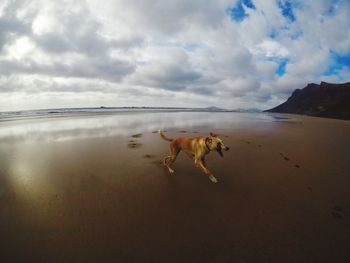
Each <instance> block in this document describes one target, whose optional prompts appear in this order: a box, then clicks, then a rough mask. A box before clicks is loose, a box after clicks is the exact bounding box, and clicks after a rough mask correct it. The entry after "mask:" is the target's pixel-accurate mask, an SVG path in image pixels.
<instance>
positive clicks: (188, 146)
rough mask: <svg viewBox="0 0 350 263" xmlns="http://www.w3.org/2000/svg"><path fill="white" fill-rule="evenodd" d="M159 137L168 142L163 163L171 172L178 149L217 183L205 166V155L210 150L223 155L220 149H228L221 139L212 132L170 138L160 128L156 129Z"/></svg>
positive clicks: (172, 171)
mask: <svg viewBox="0 0 350 263" xmlns="http://www.w3.org/2000/svg"><path fill="white" fill-rule="evenodd" d="M158 133H159V135H160V137H161V138H163V139H164V140H166V141H169V142H170V146H169V155H167V156H166V157H165V158H164V161H163V164H164V166H166V167H167V168H168V170H169V172H170V173H171V174H173V173H174V170H173V169H172V168H171V165H172V164H173V163H174V162H175V160H176V157H177V156H178V154H179V153H180V151H181V150H182V151H184V152H185V153H187V155H188V156H189V157H190V158H192V159H193V160H194V163H195V165H196V166H197V167H199V168H200V169H201V170H202V171H203V172H204V173H205V174H206V175H207V176H208V177H209V179H210V181H212V182H213V183H217V182H218V180H217V179H216V178H215V176H214V175H213V174H212V173H211V172H210V171H209V170H208V168H207V167H206V166H205V156H206V155H207V154H208V153H210V152H211V151H217V152H218V153H219V154H220V156H221V157H223V153H222V150H224V151H228V150H229V147H227V146H225V144H224V143H223V141H222V140H221V139H220V138H219V137H218V136H217V135H216V134H214V133H212V132H211V133H210V135H209V136H208V137H205V136H198V137H178V138H175V139H170V138H168V137H166V136H165V135H164V133H163V131H162V130H158Z"/></svg>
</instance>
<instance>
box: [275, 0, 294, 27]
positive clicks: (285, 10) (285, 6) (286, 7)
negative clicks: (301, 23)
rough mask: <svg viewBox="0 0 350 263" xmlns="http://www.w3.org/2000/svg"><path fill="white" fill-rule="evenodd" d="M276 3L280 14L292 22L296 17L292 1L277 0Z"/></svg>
mask: <svg viewBox="0 0 350 263" xmlns="http://www.w3.org/2000/svg"><path fill="white" fill-rule="evenodd" d="M277 4H278V7H279V8H280V9H281V13H282V15H283V16H284V17H285V18H287V19H288V20H289V21H290V22H294V21H295V19H296V18H295V15H294V12H293V3H292V2H291V1H288V0H277Z"/></svg>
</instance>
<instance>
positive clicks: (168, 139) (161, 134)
mask: <svg viewBox="0 0 350 263" xmlns="http://www.w3.org/2000/svg"><path fill="white" fill-rule="evenodd" d="M158 133H159V135H160V137H162V138H163V139H164V140H166V141H169V142H172V141H173V139H170V138H168V137H166V136H165V135H164V133H163V131H162V130H158Z"/></svg>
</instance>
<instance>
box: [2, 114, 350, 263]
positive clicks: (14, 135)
mask: <svg viewBox="0 0 350 263" xmlns="http://www.w3.org/2000/svg"><path fill="white" fill-rule="evenodd" d="M208 115H210V116H208ZM159 128H162V129H164V130H166V134H167V136H169V137H177V136H198V135H207V134H209V132H210V131H213V132H216V133H218V134H219V136H220V137H221V138H222V139H223V140H224V142H225V144H226V145H227V146H229V147H230V151H228V152H224V158H221V157H220V156H219V155H218V154H217V153H215V152H212V153H211V154H209V155H208V156H207V166H208V168H209V169H210V170H211V171H212V172H213V174H214V175H215V176H216V177H217V178H218V180H219V183H218V184H213V183H211V182H210V181H209V180H208V178H207V177H206V176H205V175H204V174H202V172H201V171H200V170H199V169H198V168H196V167H195V166H194V164H193V162H192V161H191V160H190V159H189V158H188V157H187V156H186V155H185V154H180V155H179V157H178V159H177V161H176V162H175V164H174V169H175V174H174V175H169V173H168V172H167V170H166V169H165V168H164V167H163V166H162V165H161V161H162V159H163V157H164V156H165V155H166V153H167V150H168V142H166V141H164V140H162V139H161V138H160V137H159V135H158V134H157V133H155V132H154V131H155V130H157V129H159ZM349 135H350V122H349V121H342V120H331V119H324V118H314V117H306V116H297V115H280V114H275V115H274V114H270V115H268V114H243V113H130V114H127V113H125V114H116V115H113V116H91V117H87V116H84V117H67V118H52V119H47V118H40V119H30V120H17V121H7V122H2V123H0V207H1V210H0V229H1V230H0V233H1V244H0V247H1V251H2V253H1V258H2V262H5V261H6V262H29V261H36V262H111V261H113V262H348V260H349V258H350V250H349V244H350V191H349V189H350V176H349V175H350V137H349ZM3 260H4V261H3Z"/></svg>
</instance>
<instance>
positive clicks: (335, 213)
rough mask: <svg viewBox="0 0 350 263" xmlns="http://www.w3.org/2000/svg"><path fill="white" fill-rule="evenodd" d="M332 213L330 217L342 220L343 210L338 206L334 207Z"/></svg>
mask: <svg viewBox="0 0 350 263" xmlns="http://www.w3.org/2000/svg"><path fill="white" fill-rule="evenodd" d="M332 210H333V211H332V212H331V214H332V216H333V217H334V218H338V219H342V218H343V208H341V207H340V206H338V205H336V206H334V207H333V209H332Z"/></svg>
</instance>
